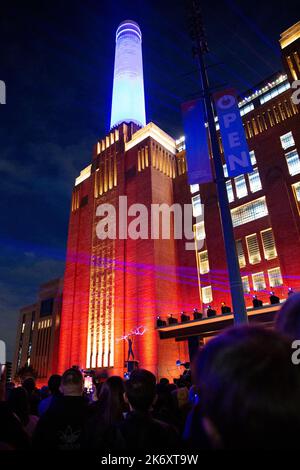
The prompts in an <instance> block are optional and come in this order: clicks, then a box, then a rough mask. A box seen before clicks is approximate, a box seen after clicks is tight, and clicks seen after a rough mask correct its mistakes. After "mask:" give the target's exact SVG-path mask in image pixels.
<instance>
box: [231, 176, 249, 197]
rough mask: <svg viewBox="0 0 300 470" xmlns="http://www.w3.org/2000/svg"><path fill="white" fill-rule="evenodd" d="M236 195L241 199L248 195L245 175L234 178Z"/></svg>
mask: <svg viewBox="0 0 300 470" xmlns="http://www.w3.org/2000/svg"><path fill="white" fill-rule="evenodd" d="M234 182H235V189H236V195H237V197H238V198H239V199H241V198H242V197H245V196H247V195H248V189H247V185H246V180H245V176H244V175H240V176H237V177H236V178H234Z"/></svg>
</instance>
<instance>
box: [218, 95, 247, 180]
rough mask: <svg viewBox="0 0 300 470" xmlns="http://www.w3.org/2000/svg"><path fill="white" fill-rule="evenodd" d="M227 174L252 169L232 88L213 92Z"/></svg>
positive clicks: (236, 173) (230, 174)
mask: <svg viewBox="0 0 300 470" xmlns="http://www.w3.org/2000/svg"><path fill="white" fill-rule="evenodd" d="M214 101H215V105H216V110H217V114H218V118H219V124H220V132H221V138H222V143H223V148H224V154H225V160H226V164H227V169H228V176H238V175H241V174H244V173H251V172H252V171H253V168H252V164H251V158H250V154H249V149H248V145H247V141H246V136H245V131H244V127H243V122H242V118H241V115H240V111H239V107H238V102H237V98H236V93H235V91H234V90H233V89H229V90H223V91H222V92H218V93H214Z"/></svg>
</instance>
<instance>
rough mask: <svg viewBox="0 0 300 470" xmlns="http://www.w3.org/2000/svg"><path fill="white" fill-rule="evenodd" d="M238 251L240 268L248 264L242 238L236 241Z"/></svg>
mask: <svg viewBox="0 0 300 470" xmlns="http://www.w3.org/2000/svg"><path fill="white" fill-rule="evenodd" d="M236 252H237V256H238V260H239V265H240V268H244V267H245V266H246V258H245V254H244V248H243V242H242V240H237V241H236Z"/></svg>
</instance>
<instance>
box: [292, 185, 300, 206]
mask: <svg viewBox="0 0 300 470" xmlns="http://www.w3.org/2000/svg"><path fill="white" fill-rule="evenodd" d="M293 190H294V193H295V198H296V200H297V202H300V183H296V184H293Z"/></svg>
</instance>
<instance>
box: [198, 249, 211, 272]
mask: <svg viewBox="0 0 300 470" xmlns="http://www.w3.org/2000/svg"><path fill="white" fill-rule="evenodd" d="M198 256H199V270H200V274H207V273H208V272H209V261H208V252H207V250H206V251H201V252H200V253H199V254H198Z"/></svg>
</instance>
